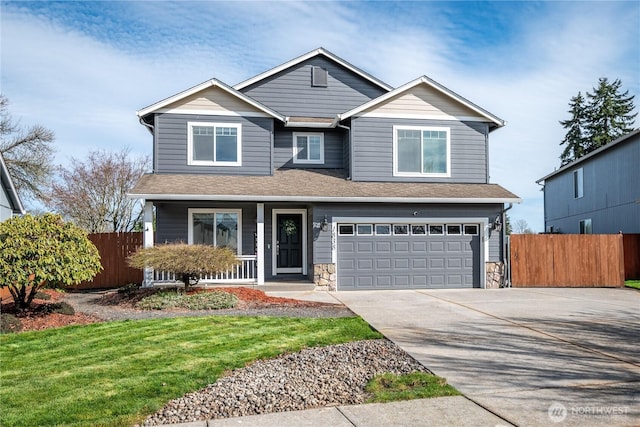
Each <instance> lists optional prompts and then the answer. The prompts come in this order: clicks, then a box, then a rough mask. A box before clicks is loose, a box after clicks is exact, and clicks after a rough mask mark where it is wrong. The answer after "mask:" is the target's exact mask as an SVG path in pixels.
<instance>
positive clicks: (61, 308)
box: [47, 301, 76, 316]
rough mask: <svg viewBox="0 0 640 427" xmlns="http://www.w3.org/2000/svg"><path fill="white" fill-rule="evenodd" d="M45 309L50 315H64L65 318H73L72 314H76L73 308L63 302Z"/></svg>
mask: <svg viewBox="0 0 640 427" xmlns="http://www.w3.org/2000/svg"><path fill="white" fill-rule="evenodd" d="M47 307H48V311H50V312H51V313H58V314H65V315H67V316H73V315H74V314H76V311H75V310H74V308H73V307H72V306H71V305H70V304H69V303H66V302H64V301H61V302H57V303H55V304H48V305H47Z"/></svg>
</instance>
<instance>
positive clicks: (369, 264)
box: [357, 258, 373, 271]
mask: <svg viewBox="0 0 640 427" xmlns="http://www.w3.org/2000/svg"><path fill="white" fill-rule="evenodd" d="M357 265H358V270H367V271H371V270H372V269H373V258H360V259H358V260H357Z"/></svg>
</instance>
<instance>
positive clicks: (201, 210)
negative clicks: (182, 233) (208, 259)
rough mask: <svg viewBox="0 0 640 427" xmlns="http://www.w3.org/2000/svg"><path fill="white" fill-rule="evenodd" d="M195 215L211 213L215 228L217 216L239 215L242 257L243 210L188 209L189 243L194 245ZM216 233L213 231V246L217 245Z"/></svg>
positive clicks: (239, 244)
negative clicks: (224, 214)
mask: <svg viewBox="0 0 640 427" xmlns="http://www.w3.org/2000/svg"><path fill="white" fill-rule="evenodd" d="M194 213H210V214H213V221H214V228H215V227H216V219H215V218H216V214H219V213H234V214H237V215H238V255H242V237H243V235H242V209H227V208H189V209H188V215H187V218H188V221H189V222H188V224H187V226H188V232H187V233H188V235H187V243H188V244H190V245H193V214H194ZM215 238H216V231H215V229H214V231H213V239H214V242H213V244H214V245H215V244H216V242H215Z"/></svg>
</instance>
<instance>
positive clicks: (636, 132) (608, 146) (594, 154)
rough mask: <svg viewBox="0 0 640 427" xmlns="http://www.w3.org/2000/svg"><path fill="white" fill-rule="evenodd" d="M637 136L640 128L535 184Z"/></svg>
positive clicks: (538, 182) (538, 181)
mask: <svg viewBox="0 0 640 427" xmlns="http://www.w3.org/2000/svg"><path fill="white" fill-rule="evenodd" d="M638 134H640V128H638V129H636V130H634V131H632V132H629V133H628V134H626V135H623V136H621V137H620V138H618V139H616V140H615V141H611V142H610V143H608V144H607V145H604V146H602V147H600V148H598V149H597V150H594V151H592V152H590V153H589V154H587V155H585V156H582V157H580V158H579V159H578V160H574V161H573V162H571V163H568V164H566V165H564V166H562V167H561V168H560V169H558V170H556V171H553V172H551V173H550V174H548V175H545V176H543V177H542V178H540V179H539V180H537V181H536V184H540V183H541V182H542V181H545V180H547V179H549V178H551V177H554V176H556V175H558V174H561V173H563V172H564V171H566V170H567V169H571V168H573V167H574V166H576V165H579V164H581V163H582V162H584V161H586V160H588V159H590V158H592V157H595V156H598V155H600V153H602V152H603V151H607V150H610V149H612V148H613V147H615V146H616V145H618V144H621V143H623V142H625V141H628V140H630V139H631V138H633V137H634V136H636V135H638ZM638 140H639V141H640V139H638Z"/></svg>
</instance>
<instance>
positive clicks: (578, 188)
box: [573, 168, 584, 199]
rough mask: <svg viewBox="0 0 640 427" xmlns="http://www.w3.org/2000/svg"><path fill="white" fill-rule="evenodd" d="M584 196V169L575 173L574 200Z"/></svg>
mask: <svg viewBox="0 0 640 427" xmlns="http://www.w3.org/2000/svg"><path fill="white" fill-rule="evenodd" d="M583 195H584V174H583V172H582V168H580V169H576V170H574V171H573V198H574V199H579V198H580V197H582V196H583Z"/></svg>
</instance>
